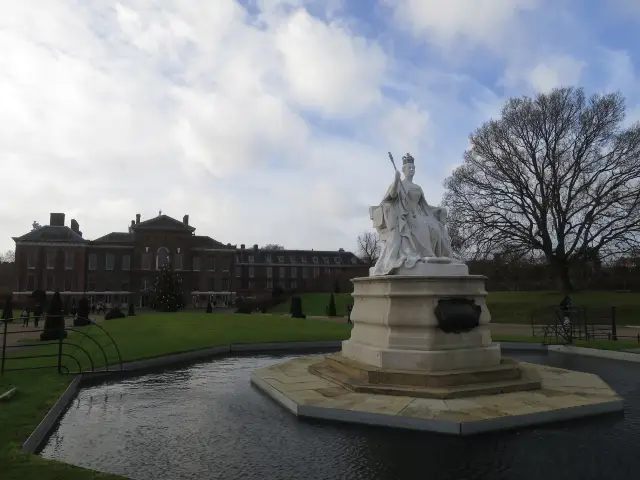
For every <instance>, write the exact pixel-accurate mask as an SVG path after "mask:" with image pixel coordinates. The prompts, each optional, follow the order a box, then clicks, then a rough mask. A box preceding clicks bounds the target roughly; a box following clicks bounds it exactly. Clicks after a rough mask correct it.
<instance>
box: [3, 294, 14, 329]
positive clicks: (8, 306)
mask: <svg viewBox="0 0 640 480" xmlns="http://www.w3.org/2000/svg"><path fill="white" fill-rule="evenodd" d="M2 320H4V321H6V322H9V323H10V322H11V321H12V320H13V299H12V298H11V295H9V296H8V297H7V299H6V300H5V302H4V309H3V310H2Z"/></svg>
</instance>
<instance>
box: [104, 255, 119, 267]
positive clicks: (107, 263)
mask: <svg viewBox="0 0 640 480" xmlns="http://www.w3.org/2000/svg"><path fill="white" fill-rule="evenodd" d="M104 259H105V260H104V268H105V270H113V267H114V266H115V263H116V256H115V255H114V254H113V253H107V255H106V256H105V257H104Z"/></svg>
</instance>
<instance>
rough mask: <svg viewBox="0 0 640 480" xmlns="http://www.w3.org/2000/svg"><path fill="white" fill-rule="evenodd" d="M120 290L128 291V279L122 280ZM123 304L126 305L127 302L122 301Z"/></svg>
mask: <svg viewBox="0 0 640 480" xmlns="http://www.w3.org/2000/svg"><path fill="white" fill-rule="evenodd" d="M120 290H121V291H123V292H128V291H129V280H128V279H124V280H122V284H121V285H120ZM123 303H127V302H125V301H123Z"/></svg>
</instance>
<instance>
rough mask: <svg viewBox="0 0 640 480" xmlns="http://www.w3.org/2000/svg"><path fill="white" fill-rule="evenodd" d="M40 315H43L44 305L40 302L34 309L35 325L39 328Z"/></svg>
mask: <svg viewBox="0 0 640 480" xmlns="http://www.w3.org/2000/svg"><path fill="white" fill-rule="evenodd" d="M40 317H42V305H40V304H39V303H37V304H36V308H34V309H33V325H34V326H35V327H36V328H38V323H39V322H40Z"/></svg>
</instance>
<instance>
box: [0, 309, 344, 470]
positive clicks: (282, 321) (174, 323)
mask: <svg viewBox="0 0 640 480" xmlns="http://www.w3.org/2000/svg"><path fill="white" fill-rule="evenodd" d="M101 326H102V327H103V328H105V330H106V331H107V332H108V333H109V334H110V335H111V336H112V337H113V338H114V340H115V341H116V343H117V344H118V347H119V349H120V353H121V355H122V359H123V361H133V360H139V359H142V358H150V357H156V356H160V355H166V354H170V353H178V352H184V351H189V350H198V349H202V348H207V347H212V346H218V345H228V344H230V343H236V344H237V343H263V342H293V341H319V340H343V339H346V338H348V337H349V332H350V327H349V326H348V325H345V324H339V323H332V322H318V321H309V320H299V319H293V318H286V317H282V316H275V317H274V316H269V315H237V314H232V315H223V314H213V315H212V314H209V315H207V314H202V313H182V314H180V313H179V314H171V313H167V314H148V315H140V316H136V317H133V318H124V319H118V320H109V321H106V322H103V323H102V324H101ZM81 330H82V331H83V332H88V333H90V334H91V336H92V337H94V338H95V339H96V340H97V341H98V342H99V343H100V344H101V345H106V344H107V343H109V339H108V337H107V336H106V335H105V334H103V333H102V332H101V331H100V329H99V328H97V327H95V326H88V327H83V328H82V329H81ZM82 337H83V335H82V334H79V333H75V332H72V333H71V334H70V335H69V338H68V340H69V342H73V343H78V344H79V345H80V346H82V347H85V348H86V349H87V350H88V351H89V352H90V353H91V354H92V356H93V357H94V361H95V362H96V365H100V364H103V363H104V360H102V361H101V360H100V358H101V354H100V352H99V348H98V347H97V346H96V345H95V344H93V343H92V342H91V341H90V340H88V339H87V338H84V339H83V338H82ZM29 343H31V342H29ZM29 351H30V352H33V353H35V352H38V353H55V352H56V351H57V346H56V345H44V346H40V347H29ZM64 351H65V353H69V354H75V355H78V356H79V353H80V352H79V350H78V349H77V348H74V347H71V346H68V345H65V346H64ZM106 352H107V358H108V360H109V362H110V363H113V362H114V361H115V360H116V358H117V355H116V352H115V349H114V348H113V346H110V347H107V348H106ZM21 354H22V355H26V354H25V353H24V351H23V352H22V353H21ZM55 361H56V360H55V358H51V359H31V360H13V361H12V360H8V361H7V365H6V366H7V368H18V367H25V366H36V365H43V364H44V363H43V362H50V364H51V365H55ZM66 362H67V364H68V365H69V366H71V362H70V361H69V360H68V359H67V361H66ZM88 363H89V362H88V360H86V359H85V360H83V362H82V364H83V366H84V367H86V366H87V365H88ZM71 380H72V377H71V376H64V375H58V374H57V373H56V372H55V370H54V369H52V370H46V371H43V370H39V371H38V370H31V371H24V372H7V373H5V375H4V376H1V377H0V393H3V392H5V391H6V390H8V389H9V388H11V387H13V386H15V387H18V392H17V393H16V395H15V396H14V397H13V398H12V399H11V400H9V401H8V402H6V403H0V425H2V428H0V465H2V473H1V474H0V477H1V478H3V479H6V480H18V479H20V480H30V479H34V480H36V479H37V480H54V479H59V480H63V479H64V480H80V479H83V480H84V479H116V478H120V477H117V476H112V475H104V474H99V473H96V472H93V471H91V470H86V469H82V468H79V467H72V466H70V465H66V464H63V463H59V462H55V461H51V460H45V459H43V458H41V457H39V456H37V455H23V454H21V453H20V448H21V446H22V443H23V442H24V441H25V440H26V439H27V437H28V436H29V435H30V434H31V432H32V431H33V430H34V429H35V427H36V426H37V425H38V423H39V422H40V420H41V419H42V418H43V417H44V416H45V415H46V413H47V412H48V411H49V409H50V408H51V407H52V406H53V404H54V403H55V402H56V400H57V399H58V397H59V396H60V395H61V394H62V392H64V390H65V389H66V388H67V386H68V384H69V382H70V381H71Z"/></svg>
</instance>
